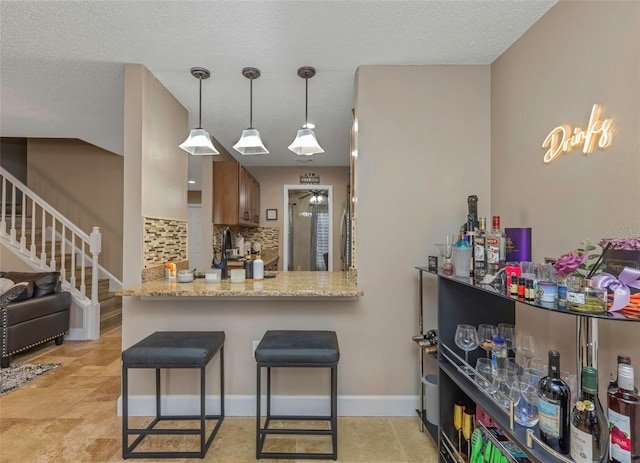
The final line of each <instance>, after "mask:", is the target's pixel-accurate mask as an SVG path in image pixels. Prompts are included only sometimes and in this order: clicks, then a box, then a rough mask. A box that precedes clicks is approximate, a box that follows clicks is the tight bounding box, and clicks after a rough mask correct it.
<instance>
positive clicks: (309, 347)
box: [255, 330, 340, 460]
mask: <svg viewBox="0 0 640 463" xmlns="http://www.w3.org/2000/svg"><path fill="white" fill-rule="evenodd" d="M255 357H256V362H257V391H258V392H257V412H256V458H257V459H260V458H296V459H329V458H331V459H333V460H336V459H337V458H338V360H339V359H340V350H339V348H338V338H337V336H336V333H335V331H295V330H293V331H287V330H282V331H271V330H270V331H267V332H266V333H265V335H264V337H263V338H262V340H261V341H260V344H258V347H257V348H256V353H255ZM272 367H288V368H300V367H311V368H330V369H331V413H330V415H329V416H304V415H272V414H271V368H272ZM262 368H266V369H267V404H266V405H267V410H266V412H267V413H266V421H265V423H264V427H261V426H260V417H261V413H260V399H261V393H262V390H261V378H260V376H261V371H262ZM272 420H295V421H328V422H329V424H330V428H331V429H291V428H284V429H283V428H277V429H269V424H270V422H271V421H272ZM269 434H280V435H281V434H291V435H330V436H331V446H332V450H333V451H332V453H280V452H263V450H262V449H263V446H264V442H265V439H266V437H267V436H268V435H269Z"/></svg>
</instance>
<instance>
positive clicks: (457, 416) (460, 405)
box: [453, 400, 465, 453]
mask: <svg viewBox="0 0 640 463" xmlns="http://www.w3.org/2000/svg"><path fill="white" fill-rule="evenodd" d="M464 409H465V406H464V402H463V401H461V400H458V401H457V402H456V403H455V404H453V427H454V428H456V431H458V453H462V449H461V447H460V443H461V441H462V436H461V435H460V433H461V431H462V415H463V414H464Z"/></svg>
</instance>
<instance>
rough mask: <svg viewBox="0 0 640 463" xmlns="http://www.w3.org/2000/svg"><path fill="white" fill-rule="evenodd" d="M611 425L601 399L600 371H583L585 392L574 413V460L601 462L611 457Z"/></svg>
mask: <svg viewBox="0 0 640 463" xmlns="http://www.w3.org/2000/svg"><path fill="white" fill-rule="evenodd" d="M608 437H609V424H608V422H607V418H606V416H605V415H604V411H603V410H602V405H601V404H600V399H598V371H597V370H596V369H595V368H591V367H584V368H583V369H582V391H580V397H579V398H578V401H577V402H576V404H575V406H574V407H573V410H572V411H571V458H573V461H575V462H576V463H600V462H602V461H603V460H604V459H605V457H606V456H607V447H608V443H609V442H608Z"/></svg>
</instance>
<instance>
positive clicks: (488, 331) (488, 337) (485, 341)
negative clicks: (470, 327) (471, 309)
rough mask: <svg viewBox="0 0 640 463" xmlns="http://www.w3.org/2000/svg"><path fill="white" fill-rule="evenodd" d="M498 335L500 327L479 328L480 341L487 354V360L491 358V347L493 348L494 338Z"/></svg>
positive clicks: (486, 326)
mask: <svg viewBox="0 0 640 463" xmlns="http://www.w3.org/2000/svg"><path fill="white" fill-rule="evenodd" d="M496 334H498V327H497V326H495V325H485V324H483V325H479V326H478V340H479V341H480V347H482V348H483V349H484V350H485V352H486V353H487V358H489V357H490V356H491V354H490V352H491V347H492V346H493V338H494V336H495V335H496Z"/></svg>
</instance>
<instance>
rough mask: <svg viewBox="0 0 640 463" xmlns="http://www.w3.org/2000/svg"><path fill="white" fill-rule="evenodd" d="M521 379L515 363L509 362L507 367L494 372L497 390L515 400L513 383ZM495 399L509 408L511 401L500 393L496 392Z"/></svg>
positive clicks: (494, 382) (494, 383)
mask: <svg viewBox="0 0 640 463" xmlns="http://www.w3.org/2000/svg"><path fill="white" fill-rule="evenodd" d="M518 381H519V377H518V370H517V368H516V367H515V366H514V365H510V364H507V367H506V368H504V369H502V370H501V371H498V372H497V373H494V375H493V385H494V387H495V388H496V391H500V392H501V393H502V394H503V395H504V396H506V397H507V399H510V400H512V401H514V402H515V400H514V397H513V396H512V394H513V392H512V385H513V384H514V383H516V382H518ZM495 399H496V400H497V401H498V402H499V403H500V404H501V405H502V406H503V407H504V408H507V409H508V408H509V401H508V400H507V399H505V398H504V397H503V396H502V395H500V394H495Z"/></svg>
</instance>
